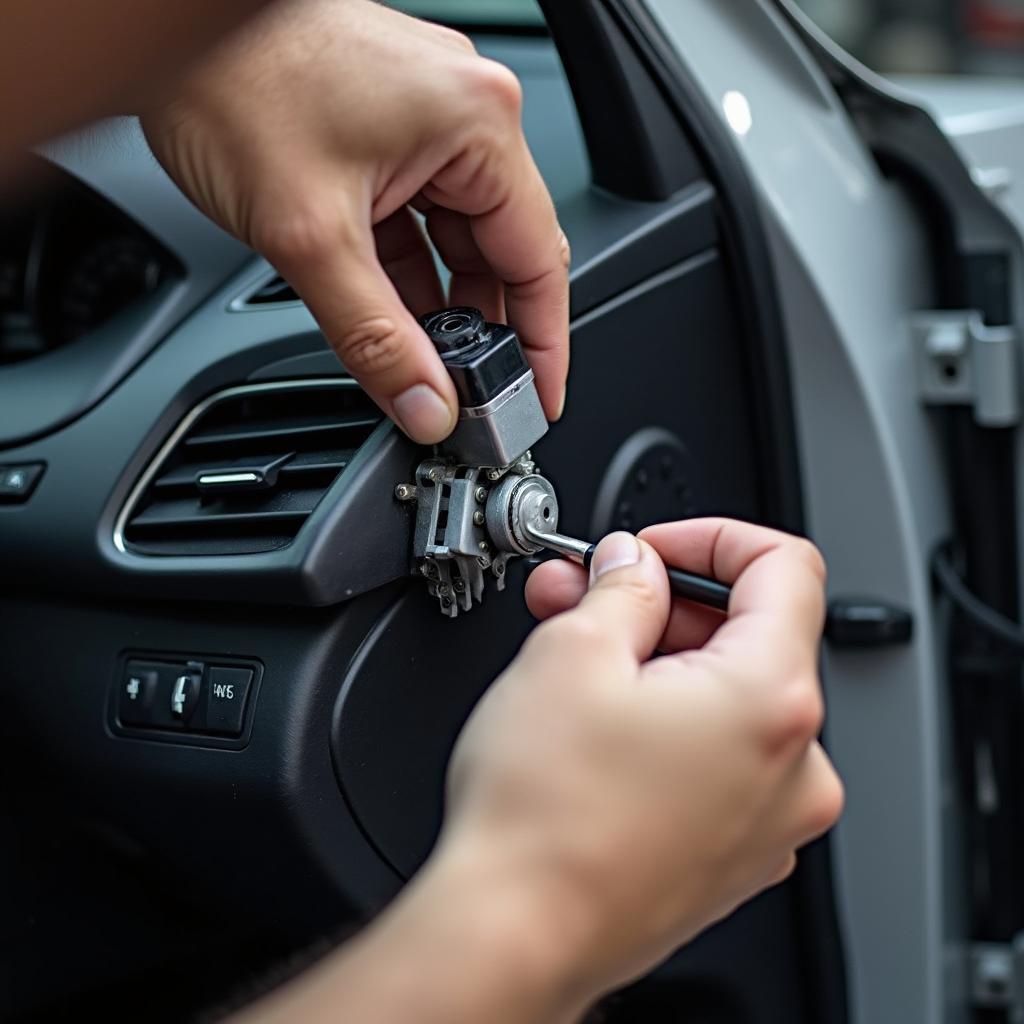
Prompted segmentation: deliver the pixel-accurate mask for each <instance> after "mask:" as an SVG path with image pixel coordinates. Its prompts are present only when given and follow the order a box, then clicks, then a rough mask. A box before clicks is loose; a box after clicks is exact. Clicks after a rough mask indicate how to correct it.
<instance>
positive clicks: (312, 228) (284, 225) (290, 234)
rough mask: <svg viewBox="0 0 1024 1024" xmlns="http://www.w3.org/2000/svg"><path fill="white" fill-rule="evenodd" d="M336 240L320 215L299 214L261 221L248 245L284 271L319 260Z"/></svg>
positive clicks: (325, 219)
mask: <svg viewBox="0 0 1024 1024" xmlns="http://www.w3.org/2000/svg"><path fill="white" fill-rule="evenodd" d="M337 239H338V234H337V232H335V231H334V230H333V225H332V224H330V223H329V222H328V219H327V218H325V217H324V216H323V215H322V213H321V214H317V213H313V212H309V213H306V212H300V213H294V214H291V215H290V216H284V217H281V216H272V217H267V218H262V219H261V224H260V226H259V227H256V228H254V229H253V237H252V239H251V241H252V244H253V247H254V248H255V249H258V250H259V251H260V252H262V253H263V254H264V256H266V257H267V259H269V260H270V262H271V263H274V264H278V265H281V266H285V267H287V266H292V265H295V264H301V263H303V262H308V261H311V260H317V259H320V258H321V257H322V256H323V255H324V253H326V252H328V251H329V249H330V247H331V245H332V244H334V245H336V244H337Z"/></svg>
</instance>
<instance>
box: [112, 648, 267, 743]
mask: <svg viewBox="0 0 1024 1024" xmlns="http://www.w3.org/2000/svg"><path fill="white" fill-rule="evenodd" d="M261 674H262V666H261V665H260V664H259V662H256V661H245V660H242V659H237V660H236V659H234V658H227V657H217V656H216V655H212V656H208V657H207V656H203V657H199V656H197V657H182V656H181V655H173V654H135V653H132V654H127V655H124V656H123V657H122V658H121V659H120V661H119V663H118V668H117V674H116V680H115V686H114V690H113V695H112V699H111V701H110V725H111V729H112V730H113V731H114V732H115V733H119V734H123V735H129V736H142V737H145V738H146V739H156V740H163V741H165V742H177V743H191V744H196V743H198V744H206V745H209V746H229V747H238V746H242V745H244V743H245V741H246V740H247V738H248V737H247V730H248V727H249V726H251V718H252V708H253V705H254V703H255V689H256V686H257V685H258V683H259V680H260V676H261Z"/></svg>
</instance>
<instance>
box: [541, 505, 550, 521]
mask: <svg viewBox="0 0 1024 1024" xmlns="http://www.w3.org/2000/svg"><path fill="white" fill-rule="evenodd" d="M541 515H542V516H543V517H544V518H545V519H550V518H551V506H550V505H545V506H544V509H543V511H542V512H541Z"/></svg>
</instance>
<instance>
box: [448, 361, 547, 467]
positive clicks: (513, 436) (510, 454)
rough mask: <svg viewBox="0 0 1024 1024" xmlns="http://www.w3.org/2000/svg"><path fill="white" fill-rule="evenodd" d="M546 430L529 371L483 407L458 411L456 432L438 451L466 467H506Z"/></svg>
mask: <svg viewBox="0 0 1024 1024" xmlns="http://www.w3.org/2000/svg"><path fill="white" fill-rule="evenodd" d="M547 430H548V421H547V417H546V416H545V415H544V410H543V409H542V408H541V404H540V398H538V397H537V389H536V387H535V386H534V383H533V371H532V370H528V371H527V372H526V373H524V374H523V376H522V377H520V378H519V379H518V380H515V381H513V382H512V383H511V384H510V385H509V386H508V387H507V388H505V390H504V391H502V393H501V394H500V395H498V396H497V397H496V398H494V399H492V400H491V401H490V402H488V403H487V404H486V405H480V406H476V407H474V408H462V409H460V410H459V422H458V424H457V425H456V427H455V431H454V432H453V433H452V435H451V437H449V438H448V440H446V441H445V442H443V443H442V445H441V450H442V451H443V452H445V453H446V454H448V455H450V456H451V457H452V458H454V459H455V460H456V461H457V462H459V463H461V464H463V465H467V466H508V465H510V464H511V463H512V462H514V461H515V460H516V459H518V458H519V457H520V456H521V455H522V454H523V452H525V451H526V450H527V449H528V448H529V447H530V445H532V444H534V443H535V442H537V441H539V440H540V439H541V438H542V437H543V436H544V435H545V434H546V433H547Z"/></svg>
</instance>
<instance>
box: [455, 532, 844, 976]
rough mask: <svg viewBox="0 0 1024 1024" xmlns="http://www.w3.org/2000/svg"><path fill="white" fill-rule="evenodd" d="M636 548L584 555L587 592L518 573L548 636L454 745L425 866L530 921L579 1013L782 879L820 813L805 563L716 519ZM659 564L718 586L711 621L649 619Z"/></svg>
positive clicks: (786, 547)
mask: <svg viewBox="0 0 1024 1024" xmlns="http://www.w3.org/2000/svg"><path fill="white" fill-rule="evenodd" d="M641 536H642V538H643V540H642V541H641V542H638V541H637V540H636V539H635V538H633V537H631V536H630V535H628V534H615V535H613V536H612V537H610V538H608V539H606V540H604V541H603V542H602V543H601V544H600V545H599V547H598V549H597V553H596V555H595V558H594V569H593V570H592V573H593V576H594V577H595V579H594V581H593V583H591V585H590V588H589V590H588V589H587V577H586V574H585V573H584V572H583V571H582V570H580V569H578V568H577V567H575V566H572V565H570V564H569V563H566V562H548V563H546V564H544V565H542V566H541V567H540V568H538V569H537V570H536V571H535V572H534V574H533V576H532V577H531V579H530V582H529V587H528V599H529V603H530V606H531V608H532V610H533V611H534V613H535V614H537V615H538V616H539V617H541V618H545V619H548V621H547V622H545V623H544V624H543V625H541V626H540V627H538V629H537V630H536V631H535V632H534V633H533V635H532V636H531V638H530V639H529V640H528V641H527V643H526V645H525V646H524V648H523V650H522V652H521V654H520V655H519V657H518V658H517V659H516V660H515V661H514V662H513V663H512V665H511V667H510V668H509V669H508V670H507V671H506V673H505V674H504V675H503V676H502V677H501V678H500V679H499V680H498V681H497V683H495V685H494V686H493V687H492V688H491V690H490V691H489V692H488V693H487V694H486V696H485V697H484V699H483V700H482V702H481V703H480V705H479V706H478V707H477V709H476V711H475V712H474V713H473V715H472V717H471V719H470V721H469V723H468V725H467V727H466V729H465V731H464V733H463V735H462V736H461V738H460V740H459V742H458V745H457V747H456V750H455V753H454V756H453V760H452V764H451V769H450V777H449V807H448V812H447V818H446V824H445V828H444V831H443V833H442V840H441V844H440V847H439V849H438V851H437V854H436V856H435V860H437V861H439V862H440V863H443V862H444V861H445V860H446V859H447V860H449V861H451V862H455V863H459V864H462V865H464V871H465V873H466V875H467V877H468V876H470V875H472V873H473V871H474V868H473V865H479V864H481V863H486V864H488V865H489V868H488V871H489V874H490V876H491V877H495V878H503V879H505V880H507V883H508V884H507V888H511V889H512V890H513V891H518V892H520V893H521V894H523V896H522V902H523V903H524V904H525V905H529V906H537V905H538V904H540V907H541V909H540V911H539V917H540V920H539V921H538V924H537V928H536V932H537V933H538V934H541V935H544V936H546V938H545V942H546V944H547V945H548V946H551V945H555V946H560V947H562V948H563V950H567V951H568V952H564V953H563V956H566V957H569V958H570V959H571V960H572V961H573V962H574V963H575V964H576V965H578V966H579V965H582V966H581V968H580V969H581V971H582V972H583V973H584V974H585V977H581V978H577V979H576V980H577V982H579V983H581V984H584V985H587V986H589V987H590V990H591V994H592V995H594V996H596V995H598V994H600V993H601V992H603V991H604V990H606V989H608V988H610V987H614V986H616V985H619V984H621V983H624V982H625V981H627V980H629V979H631V978H633V977H635V976H636V975H638V974H639V973H641V972H643V971H644V970H646V969H648V968H650V967H651V966H653V965H654V964H655V963H656V962H658V961H659V960H660V959H662V958H663V957H665V956H666V955H668V954H669V953H670V952H671V951H672V950H673V949H674V948H676V947H677V946H679V945H680V944H681V943H683V942H685V941H687V940H689V939H690V938H692V937H693V936H694V935H695V934H696V933H698V932H699V931H701V930H702V929H703V928H705V927H706V926H707V925H709V924H710V923H712V922H713V921H715V920H717V919H719V918H721V917H723V916H724V915H726V914H728V913H730V912H731V911H732V910H733V909H734V908H735V907H736V906H737V905H738V904H740V903H742V902H743V901H745V900H747V899H748V898H750V897H751V896H753V895H754V894H756V893H758V892H759V891H761V890H763V889H765V888H766V887H768V886H771V885H773V884H775V883H777V882H779V881H781V880H782V879H783V878H785V877H786V876H787V875H788V874H789V873H790V871H791V870H792V868H793V866H794V863H795V857H794V851H795V850H796V849H797V848H798V847H800V846H802V845H803V844H805V843H807V842H809V841H810V840H812V839H814V838H815V837H817V836H819V835H820V834H821V833H822V832H824V831H825V830H826V829H828V828H829V827H830V826H831V825H832V824H833V823H834V822H835V820H836V818H837V816H838V815H839V812H840V808H841V804H842V788H841V785H840V783H839V780H838V778H837V776H836V773H835V771H834V770H833V768H832V766H831V764H830V763H829V761H828V759H827V757H826V755H825V753H824V752H823V750H822V748H821V747H820V746H819V745H818V743H817V741H816V736H817V734H818V732H819V729H820V726H821V722H822V696H821V692H820V687H819V682H818V674H817V657H818V645H819V639H820V634H821V628H822V623H823V618H824V593H823V590H824V588H823V583H824V575H825V570H824V565H823V563H822V560H821V557H820V555H819V554H818V552H817V551H816V549H815V548H814V547H813V546H812V545H811V544H809V543H808V542H806V541H803V540H798V539H796V538H793V537H789V536H786V535H784V534H781V533H777V532H774V531H771V530H767V529H763V528H760V527H755V526H750V525H745V524H741V523H736V522H730V521H725V520H702V521H692V522H686V523H677V524H672V525H665V526H660V527H655V528H652V529H650V530H647V531H645V532H644V533H643V534H642V535H641ZM663 560H664V562H666V563H669V564H672V565H676V566H679V567H681V568H684V569H687V570H689V571H691V572H698V573H704V574H710V575H713V576H715V577H716V578H717V579H719V580H722V581H724V582H727V583H732V584H734V586H733V593H732V599H731V603H730V609H729V614H728V616H727V617H726V616H723V615H722V614H720V613H717V612H714V611H710V610H708V609H704V608H698V607H697V606H695V605H692V604H690V603H688V602H685V601H681V600H677V601H675V602H674V603H673V602H671V601H670V595H669V590H668V582H667V578H666V575H665V571H664V564H663ZM657 650H660V651H662V652H665V654H664V655H662V656H656V655H655V652H656V651H657ZM492 888H494V889H495V890H496V891H498V890H500V888H501V885H500V883H497V882H496V883H494V884H493V886H492ZM530 893H540V894H543V896H542V898H541V899H539V900H538V899H535V898H533V897H532V896H531V895H530Z"/></svg>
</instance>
